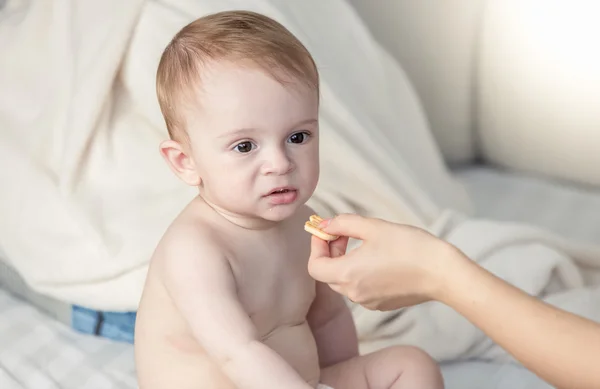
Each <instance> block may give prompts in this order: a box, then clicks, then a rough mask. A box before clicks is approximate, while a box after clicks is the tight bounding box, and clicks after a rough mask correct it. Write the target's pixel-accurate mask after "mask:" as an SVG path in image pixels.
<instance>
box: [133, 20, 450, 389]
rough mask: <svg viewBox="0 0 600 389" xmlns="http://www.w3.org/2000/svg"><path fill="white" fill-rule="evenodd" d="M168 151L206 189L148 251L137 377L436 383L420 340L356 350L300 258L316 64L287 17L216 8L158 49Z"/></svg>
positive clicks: (153, 383)
mask: <svg viewBox="0 0 600 389" xmlns="http://www.w3.org/2000/svg"><path fill="white" fill-rule="evenodd" d="M157 94H158V99H159V102H160V107H161V110H162V113H163V116H164V118H165V121H166V125H167V128H168V130H169V135H170V139H169V140H166V141H164V142H163V143H162V144H161V146H160V152H161V154H162V156H163V157H164V159H165V161H166V162H167V164H168V166H169V167H170V168H171V169H172V171H173V172H174V173H175V174H176V175H177V176H178V177H179V178H180V179H181V180H182V181H183V182H185V183H186V184H188V185H192V186H194V187H197V188H198V191H199V195H198V196H197V197H196V198H195V199H193V200H192V201H191V202H190V204H188V205H187V206H186V207H185V208H184V209H183V211H182V212H181V213H180V214H179V215H178V216H177V217H176V219H175V220H174V221H173V223H172V224H171V226H170V227H169V228H168V230H167V231H166V232H165V235H164V237H163V238H162V239H161V241H160V243H159V244H158V247H157V248H156V251H155V253H154V255H153V258H152V260H151V264H150V267H149V270H148V275H147V280H146V284H145V287H144V292H143V296H142V299H141V302H140V306H139V311H138V316H137V323H136V331H135V352H136V365H137V373H138V379H139V385H140V388H141V389H212V388H215V389H217V388H218V389H227V388H240V389H245V388H248V389H250V388H253V389H269V388H278V389H279V388H286V389H309V388H318V387H323V388H326V387H333V388H343V389H351V388H364V389H367V388H381V389H384V388H385V389H387V388H406V389H440V388H443V383H442V378H441V374H440V371H439V368H438V366H437V365H436V363H435V362H434V361H433V360H432V359H431V358H430V357H429V356H428V355H427V354H425V353H424V352H422V351H420V350H418V349H416V348H412V347H391V348H388V349H385V350H382V351H379V352H375V353H372V354H369V355H366V356H359V353H358V341H357V335H356V330H355V327H354V323H353V320H352V316H351V313H350V310H349V309H348V308H347V306H346V304H345V302H344V300H343V299H342V297H341V296H340V295H338V294H336V293H335V292H333V291H332V290H331V289H330V288H329V287H328V286H327V285H325V284H320V283H315V281H314V280H313V279H312V278H311V277H310V276H309V274H308V270H307V262H308V257H309V250H310V234H308V233H306V232H305V231H304V223H305V221H307V220H309V217H310V215H311V214H313V211H312V210H311V209H309V208H308V207H307V206H306V205H305V202H306V201H307V200H308V199H309V198H310V197H311V196H312V194H313V191H314V190H315V187H316V185H317V181H318V177H319V121H318V117H319V76H318V72H317V69H316V66H315V63H314V62H313V59H312V57H311V55H310V54H309V53H308V52H307V50H306V49H305V47H304V46H303V45H302V44H301V43H300V42H299V41H298V40H297V39H296V38H295V37H294V36H293V35H292V34H291V33H290V32H289V31H288V30H287V29H286V28H284V27H283V26H282V25H280V24H279V23H277V22H275V21H273V20H271V19H269V18H267V17H265V16H262V15H259V14H256V13H252V12H245V11H237V12H222V13H218V14H213V15H210V16H206V17H203V18H201V19H198V20H196V21H194V22H193V23H191V24H189V25H188V26H186V27H184V28H183V29H182V30H181V31H180V32H179V33H178V34H177V35H176V36H175V37H174V38H173V40H172V41H171V42H170V44H169V45H168V47H167V48H166V49H165V51H164V53H163V55H162V58H161V61H160V64H159V67H158V72H157Z"/></svg>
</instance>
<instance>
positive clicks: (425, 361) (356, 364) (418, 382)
mask: <svg viewBox="0 0 600 389" xmlns="http://www.w3.org/2000/svg"><path fill="white" fill-rule="evenodd" d="M321 382H322V383H323V384H326V385H329V386H331V387H332V388H333V389H338V388H343V389H443V388H444V381H443V379H442V374H441V372H440V368H439V366H438V365H437V363H436V362H435V361H434V360H433V359H432V358H431V357H430V356H429V355H427V353H425V352H424V351H422V350H420V349H418V348H415V347H407V346H405V347H403V346H395V347H389V348H386V349H383V350H380V351H377V352H374V353H371V354H367V355H364V356H360V357H356V358H353V359H350V360H348V361H345V362H341V363H338V364H337V365H334V366H330V367H328V368H325V369H323V370H322V371H321Z"/></svg>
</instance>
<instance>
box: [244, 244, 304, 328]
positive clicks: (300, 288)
mask: <svg viewBox="0 0 600 389" xmlns="http://www.w3.org/2000/svg"><path fill="white" fill-rule="evenodd" d="M297 243H298V242H288V243H284V242H280V243H278V244H259V243H257V242H252V243H249V244H248V245H247V247H246V249H245V250H238V251H237V252H236V253H235V256H236V258H235V259H234V260H233V261H232V267H233V271H234V274H235V278H236V283H237V287H238V297H239V299H240V302H241V303H242V304H243V306H244V308H245V309H246V312H247V313H248V315H249V316H250V318H251V319H252V320H253V322H254V324H255V325H256V326H257V328H258V330H259V331H260V332H261V335H263V336H267V335H268V334H269V333H270V332H271V331H274V330H276V329H277V328H279V327H281V326H295V325H299V324H302V323H303V322H304V321H305V319H306V315H307V313H308V310H309V308H310V305H311V304H312V302H313V300H314V297H315V281H314V280H313V279H312V278H311V277H310V275H309V274H308V270H307V263H308V256H309V250H308V247H306V245H301V244H297Z"/></svg>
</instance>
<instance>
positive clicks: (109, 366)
mask: <svg viewBox="0 0 600 389" xmlns="http://www.w3.org/2000/svg"><path fill="white" fill-rule="evenodd" d="M0 345H1V347H0V388H2V389H134V388H137V383H136V378H135V363H134V355H133V346H132V345H131V344H128V343H119V342H114V341H111V340H108V339H104V338H97V337H94V336H91V335H85V334H80V333H77V332H75V331H73V330H72V329H71V328H70V327H68V326H67V325H65V324H63V323H61V322H59V321H58V320H56V319H54V318H52V317H51V316H49V315H47V314H45V313H42V312H40V311H38V310H37V309H36V308H34V307H33V306H32V305H30V304H27V303H25V302H24V301H22V300H20V299H18V298H16V297H15V296H13V295H11V294H9V293H7V292H6V291H4V290H2V289H0ZM442 371H443V374H444V377H445V380H446V389H521V388H522V389H525V388H527V389H548V388H550V386H548V385H546V384H544V383H543V382H541V381H540V380H539V379H538V378H536V377H535V376H534V375H533V374H531V373H530V372H528V371H526V370H524V369H522V368H520V367H518V366H514V365H500V364H490V363H485V362H462V363H453V364H449V365H443V366H442Z"/></svg>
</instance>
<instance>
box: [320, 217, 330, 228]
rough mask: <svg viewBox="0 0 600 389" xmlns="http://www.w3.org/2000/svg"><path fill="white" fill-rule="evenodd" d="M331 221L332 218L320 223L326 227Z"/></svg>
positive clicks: (322, 226)
mask: <svg viewBox="0 0 600 389" xmlns="http://www.w3.org/2000/svg"><path fill="white" fill-rule="evenodd" d="M329 223H331V219H325V220H323V221H322V222H321V223H320V224H319V228H325V227H327V226H328V225H329Z"/></svg>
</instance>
